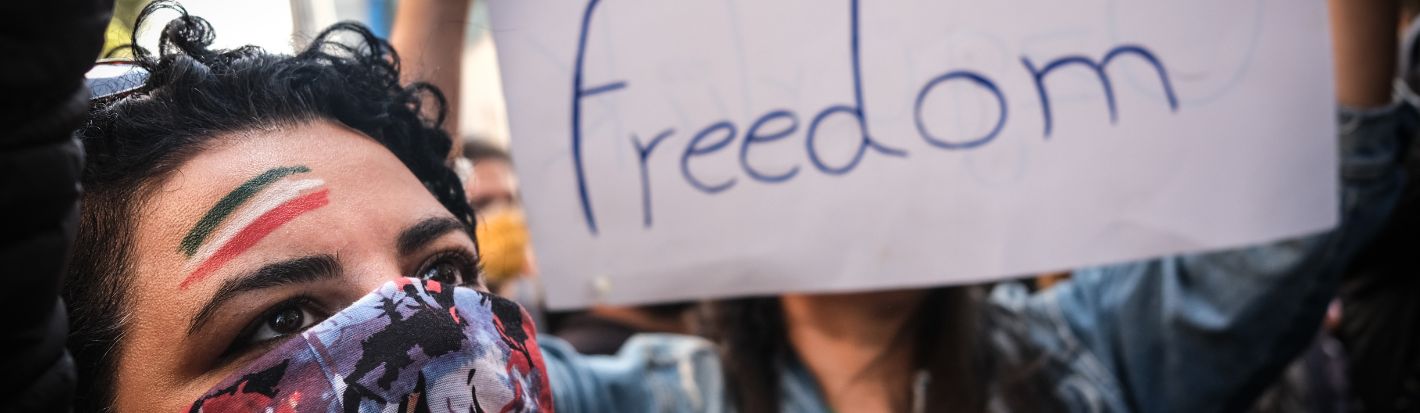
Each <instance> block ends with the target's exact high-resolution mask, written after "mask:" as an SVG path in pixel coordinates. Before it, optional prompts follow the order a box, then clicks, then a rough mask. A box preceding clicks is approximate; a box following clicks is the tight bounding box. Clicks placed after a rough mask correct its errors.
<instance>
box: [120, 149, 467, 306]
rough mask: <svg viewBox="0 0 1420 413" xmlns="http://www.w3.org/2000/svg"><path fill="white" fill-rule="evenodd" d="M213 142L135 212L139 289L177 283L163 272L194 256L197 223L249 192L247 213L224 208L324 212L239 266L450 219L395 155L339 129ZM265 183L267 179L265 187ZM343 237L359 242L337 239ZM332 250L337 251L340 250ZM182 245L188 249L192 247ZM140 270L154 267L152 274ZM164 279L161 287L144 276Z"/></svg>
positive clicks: (295, 221)
mask: <svg viewBox="0 0 1420 413" xmlns="http://www.w3.org/2000/svg"><path fill="white" fill-rule="evenodd" d="M215 141H216V142H217V143H216V145H214V146H213V147H211V148H208V149H206V150H204V151H203V152H201V153H199V154H198V155H197V156H195V157H193V158H192V159H191V160H188V161H187V162H186V163H184V164H183V165H182V166H181V167H179V168H178V169H177V170H176V171H175V172H174V173H172V174H171V175H170V176H169V177H167V179H166V180H165V181H164V182H162V184H161V185H160V186H159V187H158V188H157V190H155V191H154V192H153V193H152V195H151V196H149V197H148V199H147V202H145V205H144V206H143V208H141V210H140V211H139V217H138V223H137V228H136V229H137V231H136V235H137V236H136V237H135V238H136V239H135V242H136V243H137V245H136V247H137V248H136V251H135V252H136V254H135V256H136V258H137V260H136V261H137V262H135V265H136V266H137V268H135V269H138V270H140V271H139V272H138V273H139V274H145V277H140V278H148V279H147V280H138V283H139V284H146V283H148V282H161V283H164V284H171V283H173V282H174V277H176V276H177V274H169V271H159V270H161V269H163V268H175V267H177V268H180V267H182V266H183V265H182V262H183V258H184V254H186V255H192V253H193V251H188V250H186V249H187V248H186V247H189V246H187V245H185V244H184V241H185V238H192V234H193V233H195V232H200V231H196V230H194V228H196V227H197V226H199V225H198V224H199V222H203V221H205V220H208V218H210V217H211V216H213V215H218V216H220V215H222V214H221V213H220V210H221V209H222V206H221V205H222V204H224V203H229V201H231V200H232V199H233V198H234V195H233V194H237V193H240V192H243V191H244V190H245V191H249V192H252V193H254V195H252V196H251V197H250V198H241V197H239V196H237V197H235V198H238V199H240V201H238V202H240V203H242V204H241V205H235V206H234V205H228V207H231V208H232V209H236V210H243V209H253V210H254V209H257V208H253V207H251V206H252V205H255V204H257V203H260V202H267V203H280V202H281V201H282V200H281V199H263V197H265V198H273V197H277V196H278V195H277V194H279V192H280V191H279V190H287V191H288V192H292V191H298V190H299V191H304V192H305V193H308V194H314V195H319V197H320V198H321V199H320V200H319V204H308V206H311V207H312V208H308V210H305V211H300V212H301V215H300V216H299V217H293V218H292V219H291V220H290V221H289V222H286V223H282V225H281V226H280V228H277V229H275V231H274V232H271V234H270V235H269V236H267V237H266V238H264V239H262V240H261V241H260V242H259V244H258V245H257V246H256V247H253V248H252V249H251V251H253V252H252V253H250V254H243V256H242V258H241V259H238V260H237V261H236V262H240V261H242V260H243V259H245V260H248V261H250V260H261V259H266V258H278V257H272V256H271V255H272V254H274V253H275V254H279V253H282V252H283V251H290V250H291V248H282V244H286V246H287V247H289V246H300V247H303V248H309V249H325V250H330V249H336V248H340V247H343V246H358V245H357V244H360V243H375V242H378V243H388V242H389V239H391V238H392V237H393V234H394V233H395V232H397V231H398V229H399V228H401V227H402V226H404V225H407V224H408V223H409V222H412V221H415V220H418V219H420V218H422V217H427V216H431V215H447V214H448V213H447V212H446V211H444V209H443V207H442V205H440V204H439V203H438V202H437V201H436V200H435V199H434V198H433V196H432V195H430V194H429V193H428V191H427V190H425V189H424V187H423V185H422V184H420V183H419V180H418V179H417V178H415V177H414V175H413V173H411V172H410V171H409V169H408V168H407V167H405V166H404V164H403V163H401V162H400V161H399V159H398V158H396V157H395V156H394V154H392V153H390V152H389V150H387V149H386V148H384V147H383V146H382V145H380V144H379V143H378V142H375V141H374V140H373V139H371V138H369V137H366V136H364V135H363V134H360V133H359V132H357V131H354V130H351V129H348V128H345V127H343V126H340V125H336V124H332V123H329V122H312V123H310V124H305V125H298V126H291V127H285V128H280V129H274V130H259V131H248V132H242V133H238V134H232V135H230V136H222V137H218V138H217V139H216V140H215ZM263 177H265V178H271V179H267V180H266V181H263V179H262V178H263ZM262 182H267V184H266V185H264V186H263V185H262ZM253 183H256V184H253ZM283 184H284V185H285V188H282V187H281V186H282V185H283ZM293 185H295V186H299V185H304V187H302V188H293V187H292V186H293ZM316 192H320V193H319V194H315V193H316ZM293 193H295V192H293ZM293 199H294V198H293ZM214 211H218V212H214ZM258 212H259V211H258ZM232 214H233V216H235V214H237V213H236V212H233V213H232ZM229 221H230V219H229ZM215 232H220V231H213V233H214V234H215ZM346 232H350V233H352V234H356V233H358V234H359V235H360V236H359V237H349V236H341V235H342V234H345V233H346ZM303 234H307V235H303ZM345 235H349V234H345ZM215 237H216V236H215V235H213V237H211V238H215ZM336 240H338V241H339V242H340V244H338V245H337V244H334V242H335V241H336ZM186 241H189V242H188V243H192V242H190V241H192V240H191V239H187V240H186ZM193 247H194V248H195V246H193ZM261 247H265V248H261ZM262 251H267V252H266V253H263V252H262ZM308 252H332V251H308ZM199 255H200V254H199ZM247 255H251V256H252V257H249V258H248V257H246V256H247ZM155 266H156V267H155ZM144 267H148V268H146V269H147V270H146V271H144V269H145V268H144ZM160 274H161V275H162V276H160V277H156V278H159V279H153V278H155V277H149V276H147V275H154V276H156V275H160Z"/></svg>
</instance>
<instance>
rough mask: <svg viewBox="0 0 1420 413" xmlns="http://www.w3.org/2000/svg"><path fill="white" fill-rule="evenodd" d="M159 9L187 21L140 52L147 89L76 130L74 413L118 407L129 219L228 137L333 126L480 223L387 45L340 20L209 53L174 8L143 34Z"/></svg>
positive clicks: (208, 34) (434, 94) (206, 36)
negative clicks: (288, 39)
mask: <svg viewBox="0 0 1420 413" xmlns="http://www.w3.org/2000/svg"><path fill="white" fill-rule="evenodd" d="M164 9H167V10H173V11H176V12H177V14H179V17H178V18H177V19H175V20H172V21H171V22H169V23H167V25H166V26H165V27H164V28H163V30H162V33H161V35H160V37H159V46H158V51H157V53H156V54H153V53H152V52H151V51H149V50H145V49H143V48H141V47H134V48H133V51H134V56H135V62H134V64H136V65H137V66H138V67H140V68H142V69H144V70H146V71H147V73H148V76H147V79H146V81H144V82H143V84H142V85H141V86H138V87H137V88H136V89H133V90H132V91H130V92H126V93H125V94H122V95H117V96H116V97H110V98H104V99H98V100H95V101H94V103H93V107H92V108H91V109H90V112H89V116H88V119H87V120H86V121H85V123H84V124H83V125H82V126H81V127H80V128H79V129H78V130H77V131H76V132H75V136H76V137H77V138H78V139H79V140H80V141H81V142H82V144H83V146H84V149H85V151H86V152H87V155H86V156H87V159H86V161H85V165H84V171H83V175H82V176H83V177H82V184H83V187H84V191H85V193H84V196H83V207H82V210H81V213H80V224H79V230H78V237H77V240H76V242H75V246H74V254H73V258H72V261H71V263H70V265H69V274H68V278H67V282H66V285H65V287H64V299H65V302H66V303H67V306H68V310H69V314H70V315H71V317H72V318H71V321H70V330H71V334H70V337H69V344H68V346H69V350H70V351H71V353H72V354H73V355H74V358H75V361H76V362H77V366H78V370H79V371H78V373H79V374H78V376H79V392H78V400H77V403H76V407H78V409H79V410H80V411H102V410H107V409H108V407H109V405H110V404H111V403H112V401H113V388H112V387H113V386H112V381H113V376H114V373H115V372H114V367H115V366H114V363H115V359H114V356H115V355H116V354H118V352H119V349H120V347H121V345H122V342H123V336H124V332H125V328H126V326H127V324H128V323H127V322H128V320H129V318H130V315H129V312H128V311H127V305H126V304H127V302H128V300H127V295H128V294H127V293H128V289H129V286H130V284H131V281H132V279H133V277H134V274H132V268H133V265H132V262H131V257H130V254H131V252H130V251H129V250H128V246H129V245H132V241H133V235H134V234H133V228H134V222H133V219H134V218H133V217H135V216H137V215H138V214H137V212H138V211H139V210H140V209H141V208H142V206H143V205H144V203H145V202H146V200H147V198H148V197H149V196H151V193H152V191H153V190H154V189H155V188H157V187H158V186H159V185H161V184H162V182H163V180H164V179H165V178H166V177H167V176H169V175H170V174H171V173H172V172H173V171H174V170H175V169H177V168H178V167H179V166H181V165H182V164H183V163H184V162H186V161H187V160H189V159H191V158H192V157H193V156H195V155H196V154H198V153H199V152H202V151H203V150H204V149H206V148H208V147H210V146H212V145H213V144H214V143H215V142H214V141H215V140H217V139H220V138H218V137H219V136H222V135H223V134H225V133H230V132H239V131H246V130H253V129H265V128H277V127H289V126H294V125H299V124H303V123H307V122H310V121H314V120H328V121H332V122H338V123H340V124H343V125H345V126H348V127H350V128H352V129H355V130H358V131H360V132H362V133H364V134H365V135H368V136H369V137H371V138H373V139H374V140H375V141H378V142H379V143H380V144H381V145H384V146H385V147H386V148H388V149H389V151H390V152H392V153H394V155H395V156H396V157H398V158H399V160H400V161H401V162H403V163H404V165H405V166H406V167H408V168H409V170H410V171H411V172H413V173H414V176H416V177H418V178H419V180H420V181H421V182H422V183H423V184H424V186H425V187H426V188H427V189H428V190H429V192H430V193H432V194H434V197H435V198H437V199H438V200H439V202H440V203H442V204H443V205H444V207H445V208H447V209H448V210H449V212H452V213H453V214H454V216H455V217H457V218H458V219H459V220H461V221H462V222H463V223H464V225H467V226H469V229H470V230H472V227H473V225H474V220H473V210H472V208H471V207H470V206H469V204H468V202H467V200H466V198H465V197H464V193H463V187H462V185H460V183H459V179H458V177H457V176H456V175H455V174H454V172H453V171H452V170H451V169H450V168H449V167H448V164H447V163H446V158H447V156H448V154H449V150H450V148H451V145H452V141H451V140H450V137H449V135H448V134H447V133H446V132H444V131H443V129H442V124H443V122H444V116H445V107H444V106H445V102H444V97H443V95H442V94H441V93H440V92H439V90H438V89H437V88H435V87H433V86H431V85H428V84H424V83H414V84H411V85H401V84H400V81H399V79H400V66H399V56H398V55H397V54H396V53H395V51H394V49H393V48H391V46H390V44H389V43H387V42H386V41H385V40H382V39H380V38H378V37H376V36H375V35H374V34H372V33H371V32H370V30H369V29H367V28H365V27H364V26H362V25H360V24H358V23H339V24H336V25H334V26H332V27H330V28H328V29H326V30H325V31H323V32H322V33H320V34H319V35H318V36H316V37H315V38H314V39H313V40H312V41H311V42H310V44H309V45H308V46H307V47H306V48H305V49H304V50H302V51H301V52H299V53H298V54H296V55H295V56H286V55H277V54H271V53H267V52H266V51H264V50H262V49H260V48H257V47H252V46H247V47H242V48H237V49H232V50H214V49H211V48H210V46H211V44H212V40H213V38H214V37H215V34H214V33H213V30H212V27H211V25H210V24H208V23H207V21H205V20H203V19H201V18H199V17H196V16H191V15H188V14H187V11H186V10H184V9H183V8H182V7H181V6H179V5H177V4H175V3H172V2H170V1H158V2H154V3H152V4H149V5H148V6H147V7H145V8H144V9H143V11H142V12H141V13H140V14H139V17H138V23H137V25H136V26H135V27H143V25H144V22H147V21H148V20H149V19H150V18H151V17H152V16H153V15H154V12H156V11H159V10H164ZM137 32H138V30H134V33H135V34H134V39H133V44H135V45H136V44H137V41H136V37H137V34H136V33H137ZM430 104H432V105H434V106H432V107H428V106H427V105H430ZM426 113H432V114H433V115H432V116H426V115H424V114H426ZM430 118H432V119H430ZM470 233H472V231H470Z"/></svg>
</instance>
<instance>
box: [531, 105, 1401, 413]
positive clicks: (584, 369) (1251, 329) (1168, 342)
mask: <svg viewBox="0 0 1420 413" xmlns="http://www.w3.org/2000/svg"><path fill="white" fill-rule="evenodd" d="M1414 117H1415V115H1414V110H1413V108H1411V107H1409V106H1405V105H1395V106H1391V107H1388V108H1384V109H1378V110H1371V111H1354V110H1344V109H1343V110H1342V111H1341V113H1340V120H1341V141H1340V156H1341V162H1340V165H1341V168H1340V179H1341V182H1342V185H1341V191H1342V193H1341V197H1340V200H1341V208H1340V214H1341V224H1340V226H1339V227H1338V228H1336V229H1334V230H1332V231H1328V232H1326V233H1322V234H1318V235H1313V236H1309V237H1304V238H1301V239H1295V240H1288V241H1282V242H1277V243H1273V244H1267V245H1262V246H1256V247H1250V248H1245V249H1238V250H1232V251H1223V252H1213V253H1204V254H1196V255H1185V256H1176V257H1167V258H1161V259H1156V260H1151V261H1144V262H1137V263H1129V264H1120V265H1111V266H1105V267H1100V268H1089V269H1082V270H1077V271H1075V273H1074V277H1073V279H1072V280H1071V281H1068V282H1066V283H1063V284H1061V285H1059V286H1057V287H1055V288H1052V289H1050V290H1047V291H1045V292H1043V293H1039V294H1034V295H1030V294H1027V293H1025V292H1024V291H1021V290H1008V289H1000V288H998V289H997V290H996V291H993V294H992V295H991V299H990V301H989V303H990V304H989V305H994V306H998V307H999V309H1003V310H1005V312H1006V313H1009V314H1010V315H1011V317H1009V319H1010V320H1011V321H1012V322H1013V323H1017V324H1016V325H1015V326H1014V327H1016V328H1020V329H1021V331H1024V332H1025V334H1023V335H1021V337H1024V340H1029V341H1030V342H1029V343H1026V344H1028V345H1033V346H1035V348H1038V349H1040V350H1042V351H1043V352H1044V354H1045V357H1046V358H1047V360H1046V367H1045V368H1044V369H1043V370H1042V374H1045V375H1046V379H1047V380H1048V382H1049V383H1051V384H1053V388H1054V391H1055V394H1056V397H1057V398H1058V399H1059V400H1060V403H1061V404H1062V405H1063V406H1064V408H1065V409H1067V410H1068V411H1072V412H1219V411H1241V410H1244V409H1245V408H1247V407H1248V406H1250V405H1251V403H1252V401H1253V399H1254V398H1255V397H1256V396H1257V395H1258V394H1259V393H1261V391H1262V390H1263V388H1264V387H1266V386H1267V385H1268V384H1270V383H1271V382H1272V381H1273V380H1275V378H1276V377H1277V375H1278V374H1279V373H1280V372H1281V370H1282V369H1283V368H1284V367H1285V365H1286V364H1287V363H1288V362H1289V361H1290V360H1291V359H1292V358H1293V357H1294V356H1295V355H1297V354H1298V353H1300V352H1301V351H1302V350H1303V348H1304V347H1305V346H1306V345H1307V344H1308V343H1309V342H1310V339H1311V338H1312V337H1313V335H1314V334H1315V332H1316V329H1317V328H1318V325H1319V323H1320V320H1321V318H1322V315H1323V313H1324V312H1325V308H1326V306H1327V303H1328V301H1330V299H1331V297H1333V295H1334V293H1335V289H1336V287H1337V285H1338V283H1339V281H1340V280H1339V278H1340V273H1341V270H1342V268H1343V267H1344V266H1345V265H1346V263H1347V262H1348V261H1349V260H1350V258H1351V257H1352V256H1353V255H1354V253H1355V251H1357V250H1358V249H1359V248H1360V247H1361V246H1363V244H1364V243H1365V242H1366V241H1367V240H1368V239H1369V238H1370V236H1371V235H1372V234H1374V233H1375V232H1376V230H1377V229H1378V227H1379V226H1380V224H1381V223H1382V222H1383V221H1384V218H1385V217H1386V216H1387V215H1388V214H1389V211H1390V209H1391V207H1392V205H1393V204H1394V202H1395V198H1396V196H1397V194H1398V193H1399V189H1400V188H1401V186H1402V185H1403V182H1404V177H1403V176H1402V173H1401V171H1400V168H1399V165H1398V160H1397V159H1398V157H1399V155H1400V154H1401V153H1403V152H1404V151H1403V146H1404V145H1406V144H1407V143H1408V141H1409V137H1408V136H1405V132H1404V131H1406V130H1408V125H1409V124H1410V123H1411V122H1412V121H1411V120H1412V119H1414ZM540 341H541V342H542V346H543V354H544V356H545V357H546V362H547V368H548V372H549V374H550V376H551V379H552V389H553V395H554V399H555V401H556V404H557V410H558V411H560V412H563V413H580V412H723V411H732V410H733V407H732V402H731V401H730V400H728V398H727V397H726V395H727V388H726V385H725V383H724V377H723V374H722V371H721V367H720V360H719V358H718V355H717V352H716V347H715V346H714V344H713V343H710V342H708V341H705V340H703V339H700V338H696V337H689V336H678V335H665V334H644V335H638V336H636V337H633V338H632V339H631V340H630V341H628V342H627V343H626V345H625V346H624V347H623V348H622V350H621V351H620V353H618V354H617V355H615V356H584V355H580V354H577V353H576V351H574V350H573V349H572V348H571V347H570V346H569V345H567V343H565V342H562V341H560V340H557V339H556V338H553V337H547V336H544V337H542V338H540ZM790 364H791V365H792V364H795V363H790ZM785 370H786V371H785V374H782V375H781V379H780V380H781V385H780V388H781V392H782V397H781V400H782V403H783V409H782V410H783V411H785V412H826V411H828V410H829V409H828V408H827V405H826V404H825V401H824V398H823V396H822V395H821V394H820V393H819V389H818V385H817V383H816V381H815V380H814V379H813V377H812V376H811V375H810V374H808V373H807V372H806V371H805V370H804V369H802V368H798V367H789V368H786V369H785ZM1000 405H1001V404H1000V403H991V406H993V407H994V406H1000ZM993 410H997V409H993Z"/></svg>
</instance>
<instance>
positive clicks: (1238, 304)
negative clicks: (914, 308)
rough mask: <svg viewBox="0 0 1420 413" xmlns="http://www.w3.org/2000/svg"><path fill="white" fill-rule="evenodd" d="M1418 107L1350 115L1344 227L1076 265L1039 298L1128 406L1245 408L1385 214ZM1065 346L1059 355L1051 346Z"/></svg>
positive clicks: (1036, 307) (1297, 347)
mask: <svg viewBox="0 0 1420 413" xmlns="http://www.w3.org/2000/svg"><path fill="white" fill-rule="evenodd" d="M1412 116H1413V109H1412V108H1410V107H1408V106H1402V105H1396V106H1391V107H1387V108H1384V109H1378V110H1372V111H1366V112H1361V111H1352V110H1342V112H1341V114H1340V118H1341V128H1340V130H1341V142H1340V156H1341V171H1340V175H1341V177H1340V179H1341V182H1342V185H1341V192H1342V193H1341V197H1340V200H1341V203H1342V205H1341V208H1340V214H1341V217H1340V225H1339V226H1338V227H1337V228H1336V229H1334V230H1331V231H1329V232H1326V233H1323V234H1318V235H1313V236H1309V237H1305V238H1301V239H1295V240H1288V241H1283V242H1278V243H1273V244H1267V245H1262V246H1257V247H1251V248H1245V249H1239V250H1232V251H1224V252H1215V253H1206V254H1197V255H1187V256H1178V257H1170V258H1163V259H1157V260H1153V261H1146V262H1138V263H1130V264H1122V265H1113V266H1106V267H1100V268H1091V269H1084V270H1078V271H1076V272H1075V276H1074V278H1073V279H1072V280H1071V281H1070V282H1068V283H1065V284H1064V285H1062V286H1060V287H1057V288H1055V289H1052V290H1049V291H1048V292H1046V293H1044V294H1041V295H1038V296H1036V297H1032V298H1031V299H1030V303H1029V306H1030V307H1031V310H1032V311H1033V312H1035V313H1037V314H1041V313H1048V314H1051V315H1052V316H1051V318H1053V319H1055V320H1058V321H1060V322H1063V323H1064V324H1065V325H1066V327H1068V328H1064V329H1058V330H1059V331H1061V332H1063V334H1065V335H1068V336H1070V337H1065V338H1064V340H1061V341H1063V342H1066V343H1065V344H1063V345H1062V347H1063V349H1070V348H1074V350H1071V352H1078V353H1079V354H1078V355H1076V356H1072V357H1084V358H1093V359H1094V360H1091V361H1089V363H1086V364H1087V365H1090V366H1094V367H1095V369H1094V370H1095V371H1097V372H1098V373H1099V374H1107V375H1112V376H1113V379H1112V380H1109V381H1110V382H1113V383H1115V384H1116V385H1117V386H1118V389H1117V391H1118V393H1117V395H1118V396H1119V397H1121V398H1122V399H1123V401H1124V404H1126V405H1127V406H1128V410H1132V411H1141V412H1218V411H1242V410H1244V409H1245V408H1246V407H1248V406H1250V405H1251V404H1252V402H1253V399H1254V398H1255V397H1256V396H1257V395H1258V394H1259V393H1260V392H1261V391H1262V390H1263V389H1264V387H1266V386H1267V385H1268V384H1270V383H1271V382H1272V381H1273V380H1275V378H1276V377H1277V375H1278V374H1280V372H1281V371H1282V369H1283V368H1284V367H1285V365H1286V364H1287V363H1288V362H1289V361H1290V360H1291V359H1292V358H1293V357H1294V356H1296V355H1297V354H1299V353H1300V352H1301V351H1302V350H1303V349H1304V348H1305V346H1307V345H1308V344H1309V343H1310V341H1311V339H1312V337H1314V335H1315V333H1316V331H1317V329H1318V328H1319V325H1320V321H1321V318H1322V315H1323V313H1324V312H1325V309H1326V306H1327V303H1328V302H1329V301H1330V299H1331V297H1333V296H1334V294H1335V289H1336V287H1337V285H1338V283H1339V281H1340V274H1341V270H1342V269H1343V268H1344V266H1345V265H1346V264H1347V262H1348V261H1349V260H1350V259H1351V257H1352V256H1353V255H1354V253H1355V252H1356V251H1357V250H1358V249H1359V248H1360V247H1361V246H1363V245H1364V243H1365V242H1366V241H1368V240H1369V238H1370V237H1371V236H1372V235H1374V233H1375V232H1376V230H1377V229H1378V227H1379V226H1380V225H1381V224H1382V222H1383V221H1384V218H1385V217H1386V216H1388V214H1389V212H1390V210H1391V208H1392V206H1393V205H1394V202H1395V200H1396V197H1397V196H1398V194H1399V190H1400V187H1401V186H1402V185H1403V180H1404V177H1403V176H1402V172H1401V170H1400V168H1399V165H1398V161H1397V159H1398V157H1399V156H1400V154H1401V153H1402V152H1403V150H1402V147H1403V146H1404V145H1405V144H1406V143H1407V141H1408V140H1409V139H1408V137H1405V136H1403V130H1405V129H1406V128H1405V127H1404V125H1405V124H1408V122H1409V120H1410V119H1412ZM1052 350H1057V349H1052Z"/></svg>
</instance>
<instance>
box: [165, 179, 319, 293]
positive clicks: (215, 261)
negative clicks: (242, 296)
mask: <svg viewBox="0 0 1420 413" xmlns="http://www.w3.org/2000/svg"><path fill="white" fill-rule="evenodd" d="M310 171H311V170H310V168H307V167H305V166H290V167H280V168H273V169H271V170H268V171H266V172H263V173H262V174H261V175H257V176H256V177H253V178H251V179H249V180H247V181H246V182H244V183H242V184H241V185H240V186H238V187H237V188H236V189H233V190H232V192H229V193H227V195H226V196H223V197H222V199H221V200H219V201H217V204H216V205H213V206H212V209H209V210H208V211H207V213H206V214H204V215H203V216H202V219H200V220H198V221H197V224H196V225H194V226H193V227H192V229H191V230H189V231H188V233H187V236H185V237H183V240H182V245H181V247H180V251H181V252H182V253H183V254H184V255H186V256H187V264H186V266H185V270H186V272H187V273H188V275H187V277H186V278H184V279H183V280H182V283H181V284H178V288H181V289H186V288H187V287H188V285H190V284H192V283H194V282H198V281H201V280H202V279H204V278H206V277H207V276H208V275H211V274H212V272H214V271H216V270H217V269H218V268H221V267H222V265H224V264H226V263H227V262H229V261H231V260H232V259H233V258H236V257H237V256H238V255H241V254H242V252H245V251H246V250H247V249H249V248H251V247H252V246H254V245H256V243H257V242H259V241H261V240H262V238H265V237H266V236H267V235H270V234H271V233H272V232H274V231H276V229H277V228H280V227H281V226H282V225H285V224H286V223H287V222H291V220H294V219H296V217H298V216H301V215H302V214H305V213H307V212H310V211H314V210H316V209H319V208H321V207H323V206H325V205H326V204H328V203H329V202H330V200H329V193H330V190H329V189H328V188H326V187H325V181H322V180H320V179H301V178H300V175H302V174H305V173H308V172H310Z"/></svg>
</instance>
